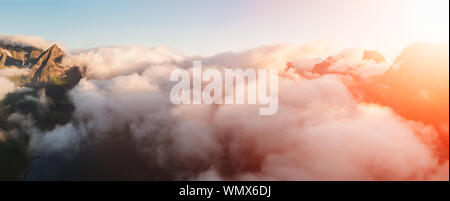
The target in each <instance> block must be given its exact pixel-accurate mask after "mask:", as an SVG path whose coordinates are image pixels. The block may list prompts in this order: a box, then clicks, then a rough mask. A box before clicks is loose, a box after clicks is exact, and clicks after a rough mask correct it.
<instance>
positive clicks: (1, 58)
mask: <svg viewBox="0 0 450 201" xmlns="http://www.w3.org/2000/svg"><path fill="white" fill-rule="evenodd" d="M6 57H7V55H6V54H5V52H4V50H3V49H1V48H0V67H2V66H4V65H5V62H6Z"/></svg>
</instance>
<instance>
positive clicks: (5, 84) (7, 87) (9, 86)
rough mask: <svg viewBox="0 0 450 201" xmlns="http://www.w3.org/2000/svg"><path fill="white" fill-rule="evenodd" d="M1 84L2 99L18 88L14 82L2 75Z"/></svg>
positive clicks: (0, 94) (0, 96) (0, 98)
mask: <svg viewBox="0 0 450 201" xmlns="http://www.w3.org/2000/svg"><path fill="white" fill-rule="evenodd" d="M0 86H1V87H0V100H2V99H3V98H5V96H6V94H8V93H10V92H12V91H14V89H15V88H16V86H15V85H14V83H12V82H11V81H9V80H8V79H7V78H4V77H1V76H0Z"/></svg>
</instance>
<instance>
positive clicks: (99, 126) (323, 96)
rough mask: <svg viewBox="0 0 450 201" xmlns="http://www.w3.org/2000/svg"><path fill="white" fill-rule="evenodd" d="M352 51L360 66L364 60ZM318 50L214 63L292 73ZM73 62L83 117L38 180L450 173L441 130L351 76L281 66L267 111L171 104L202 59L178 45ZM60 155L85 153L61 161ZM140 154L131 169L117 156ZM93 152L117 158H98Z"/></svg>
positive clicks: (55, 140)
mask: <svg viewBox="0 0 450 201" xmlns="http://www.w3.org/2000/svg"><path fill="white" fill-rule="evenodd" d="M343 54H344V55H343V56H342V57H340V58H341V59H342V60H343V61H346V62H348V64H350V63H353V60H355V61H356V62H357V63H358V64H361V61H359V60H360V58H359V57H358V56H355V57H352V56H351V55H353V54H350V56H348V54H346V53H343ZM317 57H319V55H318V52H316V51H315V50H314V51H311V50H310V48H307V47H295V46H289V45H287V46H285V45H279V46H266V47H261V48H256V49H252V50H249V51H244V52H241V53H224V54H218V55H215V56H212V57H208V58H202V61H203V60H204V61H205V62H204V64H205V67H211V68H224V67H226V68H240V67H253V68H277V69H284V68H285V67H286V63H287V62H291V61H297V62H298V61H299V60H302V59H308V58H317ZM72 59H73V60H71V59H68V60H66V61H65V62H74V61H75V60H78V61H81V62H82V63H83V64H85V65H86V66H87V69H86V71H87V78H84V79H82V80H81V81H80V83H79V84H78V85H77V86H76V87H75V88H74V89H73V90H72V91H71V92H70V97H71V100H72V101H73V103H74V105H75V108H76V109H75V112H74V115H73V121H72V122H70V123H68V124H66V125H62V126H58V127H57V128H56V129H55V130H52V131H49V132H43V133H41V134H40V135H39V137H35V139H36V140H35V141H34V142H35V144H34V145H33V151H34V152H37V153H40V154H41V159H40V162H39V163H37V165H36V166H37V167H34V168H33V169H32V171H31V173H30V174H32V175H34V176H36V175H38V173H37V172H34V171H33V170H40V171H45V170H47V171H49V172H50V171H52V170H54V169H58V170H59V171H63V172H62V173H60V175H56V176H55V175H52V177H50V178H55V177H56V178H62V175H64V178H74V179H76V178H79V177H78V176H79V174H80V172H83V171H86V174H89V173H87V172H93V173H92V175H91V176H92V177H90V178H91V179H92V178H95V177H96V176H98V177H100V176H101V175H99V174H98V172H102V173H104V174H106V173H105V172H108V171H110V172H111V175H106V176H105V175H104V176H105V177H106V178H111V177H113V178H114V177H115V178H119V177H120V178H125V179H170V180H180V179H183V180H184V179H189V180H217V179H225V180H267V179H270V180H427V179H430V180H431V179H433V180H435V179H438V180H448V172H446V171H442V170H445V168H447V170H448V161H447V163H446V164H442V163H440V162H439V160H438V158H437V157H436V156H435V155H434V153H433V152H432V148H430V146H431V145H428V144H427V143H425V142H424V141H423V139H422V138H421V137H420V136H430V137H431V136H436V135H437V134H436V131H435V129H434V128H433V127H431V126H429V125H424V124H421V123H420V122H414V121H409V120H406V119H404V118H402V117H401V116H399V115H397V114H395V113H394V112H393V111H392V110H391V109H389V108H387V107H383V106H381V105H376V104H368V103H364V102H360V100H358V99H356V98H355V97H353V95H352V93H351V92H350V90H349V88H348V87H349V86H351V85H348V84H346V83H345V81H344V80H346V81H348V79H347V78H346V77H345V76H341V75H322V76H318V77H315V78H306V77H303V76H301V75H300V74H298V73H295V72H291V71H288V72H283V73H280V75H279V101H280V103H279V110H278V113H277V115H275V116H259V115H258V112H257V111H258V108H259V107H258V105H173V104H171V103H170V102H169V100H170V99H169V90H170V88H171V86H172V85H173V84H174V83H172V82H169V81H168V78H169V74H170V71H171V70H172V69H175V68H189V67H190V65H192V60H193V58H186V57H183V56H181V55H179V54H177V53H174V52H172V51H171V50H169V49H165V48H163V49H160V48H153V49H148V48H141V47H104V48H98V49H95V50H90V51H86V52H82V53H79V54H77V55H73V57H72ZM299 63H301V62H299ZM310 63H313V62H310ZM362 64H364V63H362ZM339 65H340V64H339ZM342 65H343V64H342ZM334 67H336V68H338V67H337V66H334ZM350 81H351V79H350ZM105 150H106V151H105ZM105 152H106V153H105ZM54 155H70V156H73V157H71V158H70V159H64V160H62V161H63V162H61V159H58V162H57V163H56V162H55V161H54V160H53V157H54ZM130 158H132V159H133V161H132V162H130V163H129V164H130V165H127V164H128V163H120V162H117V161H119V160H128V159H130ZM93 160H94V161H100V162H99V163H101V164H113V165H112V166H106V165H104V166H95V167H93V166H89V164H92V161H93ZM80 164H84V165H80ZM58 165H59V166H58ZM63 167H66V168H67V167H69V168H67V169H66V170H64V169H63ZM70 167H73V168H74V169H77V168H78V169H77V171H75V170H73V169H71V168H70ZM101 167H105V169H102V168H101ZM83 168H84V169H83ZM96 168H100V169H96ZM123 168H127V169H133V171H132V173H130V174H131V175H125V176H124V177H121V176H122V175H121V173H120V172H121V171H122V170H123ZM103 170H104V171H103ZM115 170H117V171H115ZM74 171H75V173H74ZM96 172H97V173H96ZM41 173H42V172H41ZM42 175H47V176H48V174H45V173H42ZM37 178H39V176H37ZM41 178H42V177H41Z"/></svg>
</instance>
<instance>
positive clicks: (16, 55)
mask: <svg viewBox="0 0 450 201" xmlns="http://www.w3.org/2000/svg"><path fill="white" fill-rule="evenodd" d="M41 53H42V50H41V49H38V48H35V47H20V46H11V45H4V44H0V55H2V56H1V57H0V64H2V65H5V66H17V67H30V66H31V65H32V64H33V63H34V62H35V61H36V58H37V57H38V56H39V55H41Z"/></svg>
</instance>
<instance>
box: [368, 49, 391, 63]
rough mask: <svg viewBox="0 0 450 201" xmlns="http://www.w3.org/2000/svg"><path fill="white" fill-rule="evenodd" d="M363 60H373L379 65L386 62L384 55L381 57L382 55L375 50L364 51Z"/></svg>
mask: <svg viewBox="0 0 450 201" xmlns="http://www.w3.org/2000/svg"><path fill="white" fill-rule="evenodd" d="M363 60H372V61H375V62H376V63H377V64H378V63H384V62H386V59H385V58H384V57H383V55H381V53H379V52H378V51H375V50H366V51H364V53H363Z"/></svg>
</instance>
